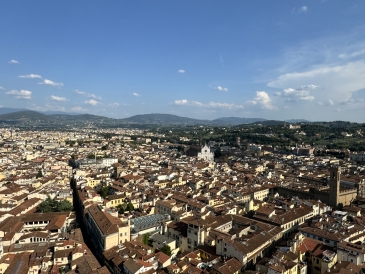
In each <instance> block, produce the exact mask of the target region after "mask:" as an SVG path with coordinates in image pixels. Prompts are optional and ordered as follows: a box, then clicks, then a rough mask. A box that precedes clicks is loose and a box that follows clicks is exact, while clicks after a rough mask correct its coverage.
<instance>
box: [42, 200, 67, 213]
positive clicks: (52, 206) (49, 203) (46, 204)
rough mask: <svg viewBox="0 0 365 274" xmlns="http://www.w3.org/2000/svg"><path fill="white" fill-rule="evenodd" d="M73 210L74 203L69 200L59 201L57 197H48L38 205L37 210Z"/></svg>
mask: <svg viewBox="0 0 365 274" xmlns="http://www.w3.org/2000/svg"><path fill="white" fill-rule="evenodd" d="M72 210H73V206H72V204H71V203H70V202H69V201H68V200H63V201H57V200H56V199H54V198H53V199H51V197H49V196H48V197H47V199H46V200H44V201H43V202H42V203H40V204H39V205H38V207H37V212H41V213H45V212H69V211H72Z"/></svg>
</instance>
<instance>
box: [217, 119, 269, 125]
mask: <svg viewBox="0 0 365 274" xmlns="http://www.w3.org/2000/svg"><path fill="white" fill-rule="evenodd" d="M259 121H266V119H262V118H240V117H222V118H218V119H215V120H212V121H211V122H212V123H213V124H217V125H241V124H251V123H255V122H259Z"/></svg>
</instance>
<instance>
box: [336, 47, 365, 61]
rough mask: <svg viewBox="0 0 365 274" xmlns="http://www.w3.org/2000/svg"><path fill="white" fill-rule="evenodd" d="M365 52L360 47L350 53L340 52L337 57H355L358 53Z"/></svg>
mask: <svg viewBox="0 0 365 274" xmlns="http://www.w3.org/2000/svg"><path fill="white" fill-rule="evenodd" d="M363 54H365V49H361V50H358V51H355V52H352V53H341V54H339V55H338V57H339V58H341V59H349V58H353V57H357V56H360V55H363Z"/></svg>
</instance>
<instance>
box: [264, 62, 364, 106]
mask: <svg viewBox="0 0 365 274" xmlns="http://www.w3.org/2000/svg"><path fill="white" fill-rule="evenodd" d="M364 79H365V62H364V61H358V62H350V63H347V64H344V65H335V66H330V65H326V66H321V67H316V68H313V69H310V70H307V71H304V72H293V73H286V74H282V75H280V76H279V77H278V78H277V79H276V80H274V81H271V82H269V83H268V84H267V85H268V86H269V87H274V88H283V89H286V88H287V87H288V86H289V87H290V86H306V83H308V82H309V83H316V84H317V85H318V86H320V87H321V88H320V89H317V90H316V99H318V100H319V101H327V100H329V99H331V100H334V101H347V100H349V99H351V97H352V95H353V94H354V93H356V92H357V91H359V90H361V89H364V88H365V81H364Z"/></svg>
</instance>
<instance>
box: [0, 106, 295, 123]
mask: <svg viewBox="0 0 365 274" xmlns="http://www.w3.org/2000/svg"><path fill="white" fill-rule="evenodd" d="M0 110H1V108H0ZM13 110H16V109H10V108H7V109H5V111H10V112H8V113H5V114H0V122H3V123H6V122H7V121H9V122H12V123H17V122H19V123H21V122H26V121H34V122H35V121H36V122H37V123H42V122H47V123H52V124H54V125H57V124H65V123H67V124H75V123H92V124H95V123H97V124H98V123H99V124H111V125H118V124H120V125H121V126H122V125H123V124H129V125H131V124H139V125H207V126H237V125H241V124H260V123H261V124H271V123H272V120H267V119H264V118H244V117H220V118H217V119H213V120H206V119H205V120H204V119H194V118H188V117H182V116H178V115H174V114H163V113H151V114H138V115H133V116H131V117H127V118H122V119H115V118H109V117H105V116H99V115H92V114H71V113H63V112H56V113H54V112H51V113H50V114H47V113H45V112H39V111H33V110H27V109H22V110H19V111H13ZM288 121H289V120H288ZM293 121H294V120H293ZM298 121H299V119H298ZM300 121H302V120H300ZM275 122H276V123H284V122H285V121H275Z"/></svg>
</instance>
